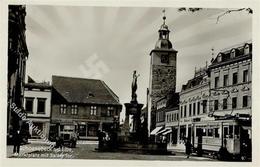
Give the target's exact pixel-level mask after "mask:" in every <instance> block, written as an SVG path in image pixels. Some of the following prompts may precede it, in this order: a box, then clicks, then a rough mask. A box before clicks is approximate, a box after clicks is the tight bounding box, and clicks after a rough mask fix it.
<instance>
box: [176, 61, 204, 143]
mask: <svg viewBox="0 0 260 167" xmlns="http://www.w3.org/2000/svg"><path fill="white" fill-rule="evenodd" d="M208 112H209V78H208V74H207V66H206V67H204V68H200V69H199V70H195V75H194V78H192V79H191V80H189V81H188V82H187V84H185V85H183V86H182V90H181V92H180V110H179V118H180V119H179V135H178V136H179V138H178V141H181V140H182V139H183V138H184V137H188V138H191V135H192V134H191V128H192V123H193V122H197V121H201V120H203V119H208Z"/></svg>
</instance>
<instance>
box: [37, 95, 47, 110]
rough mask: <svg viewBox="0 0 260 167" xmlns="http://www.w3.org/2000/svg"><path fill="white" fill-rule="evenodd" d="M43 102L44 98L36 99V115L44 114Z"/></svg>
mask: <svg viewBox="0 0 260 167" xmlns="http://www.w3.org/2000/svg"><path fill="white" fill-rule="evenodd" d="M45 101H46V99H44V98H38V105H37V114H44V113H45Z"/></svg>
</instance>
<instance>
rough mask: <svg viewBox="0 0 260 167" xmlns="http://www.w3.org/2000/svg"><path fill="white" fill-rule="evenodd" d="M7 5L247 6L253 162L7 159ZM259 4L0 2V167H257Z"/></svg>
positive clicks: (219, 0)
mask: <svg viewBox="0 0 260 167" xmlns="http://www.w3.org/2000/svg"><path fill="white" fill-rule="evenodd" d="M8 4H27V5H69V6H107V7H109V6H131V7H203V8H240V7H250V8H252V9H253V12H254V14H253V35H252V36H253V81H252V83H253V84H252V85H253V88H252V89H253V91H252V111H253V128H252V129H253V161H252V163H244V162H243V163H242V162H241V163H235V162H199V161H192V162H187V161H135V160H123V161H122V160H59V159H54V160H53V159H40V160H38V159H10V158H9V159H8V158H6V144H5V143H6V137H5V136H6V135H5V133H6V125H7V123H6V122H7V120H6V118H7V113H6V105H7V100H6V97H7V90H6V87H7V29H8V27H7V26H8V24H7V23H8V17H7V16H8ZM259 7H260V3H259V1H258V0H228V1H227V0H146V1H143V0H142V1H141V0H1V1H0V12H1V13H0V25H1V27H0V32H1V33H0V56H1V60H0V71H1V75H0V76H1V80H0V92H1V93H0V113H1V115H0V118H1V123H2V126H0V127H1V128H0V130H1V131H0V132H1V133H0V134H2V135H1V138H0V141H1V145H0V146H1V147H0V148H1V149H0V150H1V151H0V155H1V162H0V166H2V165H3V166H18V165H19V166H83V165H84V166H93V165H95V166H149V167H150V166H194V165H196V166H237V167H239V166H243V167H244V166H260V163H259V155H260V154H259V151H260V147H259V145H260V143H259V141H260V140H259V141H258V139H259V137H260V136H259V135H258V133H257V132H259V129H260V121H259V120H258V118H260V117H259V116H260V115H259V112H258V110H257V109H258V108H259V106H258V105H257V103H259V102H260V96H259V88H258V86H257V85H258V83H259V81H260V75H259V73H258V70H259V67H258V66H259V65H260V60H259V56H258V55H257V53H260V52H259V37H260V34H259V28H260V26H259V25H260V24H259V21H260V13H259Z"/></svg>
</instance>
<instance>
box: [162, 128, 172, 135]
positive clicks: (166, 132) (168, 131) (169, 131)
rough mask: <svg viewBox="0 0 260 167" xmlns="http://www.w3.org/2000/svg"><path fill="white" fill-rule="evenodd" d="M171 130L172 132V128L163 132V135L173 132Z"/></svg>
mask: <svg viewBox="0 0 260 167" xmlns="http://www.w3.org/2000/svg"><path fill="white" fill-rule="evenodd" d="M171 132H172V130H171V129H168V130H167V131H165V132H163V133H162V134H163V135H167V134H169V133H171Z"/></svg>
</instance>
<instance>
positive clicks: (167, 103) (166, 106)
mask: <svg viewBox="0 0 260 167" xmlns="http://www.w3.org/2000/svg"><path fill="white" fill-rule="evenodd" d="M178 109H179V93H175V92H170V93H168V94H167V96H165V97H164V98H161V99H159V100H158V101H157V102H156V111H155V113H156V128H155V129H153V130H152V131H151V138H153V137H154V138H155V141H156V142H164V143H166V142H167V143H168V144H169V145H170V144H171V142H174V140H175V137H176V138H177V133H176V134H175V132H176V130H177V129H178V126H174V125H175V123H173V122H174V121H177V124H178V118H177V117H178V116H177V115H178ZM176 116H177V117H176Z"/></svg>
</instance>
